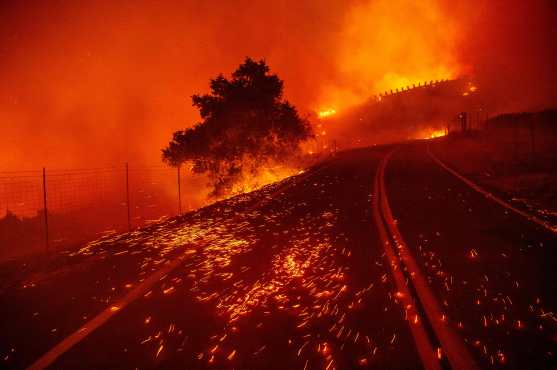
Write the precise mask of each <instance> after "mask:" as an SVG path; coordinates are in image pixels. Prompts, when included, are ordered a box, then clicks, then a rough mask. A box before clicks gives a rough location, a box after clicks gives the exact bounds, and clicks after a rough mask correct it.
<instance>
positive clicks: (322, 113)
mask: <svg viewBox="0 0 557 370" xmlns="http://www.w3.org/2000/svg"><path fill="white" fill-rule="evenodd" d="M336 113H337V111H336V110H335V109H333V108H329V109H324V110H321V111H319V112H318V113H317V116H318V117H319V118H327V117H330V116H333V115H335V114H336Z"/></svg>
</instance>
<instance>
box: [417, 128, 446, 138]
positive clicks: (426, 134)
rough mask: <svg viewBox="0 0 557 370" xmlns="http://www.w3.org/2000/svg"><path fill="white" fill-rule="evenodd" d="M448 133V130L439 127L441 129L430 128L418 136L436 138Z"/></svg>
mask: <svg viewBox="0 0 557 370" xmlns="http://www.w3.org/2000/svg"><path fill="white" fill-rule="evenodd" d="M445 135H447V132H446V131H445V130H444V129H439V130H433V131H432V130H428V131H425V132H422V133H421V134H420V135H419V136H418V138H420V139H435V138H438V137H442V136H445Z"/></svg>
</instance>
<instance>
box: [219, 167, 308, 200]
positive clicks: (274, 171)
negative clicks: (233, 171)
mask: <svg viewBox="0 0 557 370" xmlns="http://www.w3.org/2000/svg"><path fill="white" fill-rule="evenodd" d="M299 173H300V169H299V168H295V167H290V166H274V167H264V168H263V169H261V170H260V171H259V173H258V174H257V175H256V176H245V178H244V180H243V181H241V182H239V183H237V184H235V185H234V186H233V187H232V190H231V192H230V194H228V196H231V195H236V194H241V193H247V192H251V191H254V190H257V189H259V188H261V187H263V186H265V185H268V184H272V183H274V182H277V181H281V180H283V179H285V178H287V177H290V176H294V175H297V174H299Z"/></svg>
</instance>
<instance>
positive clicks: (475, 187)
mask: <svg viewBox="0 0 557 370" xmlns="http://www.w3.org/2000/svg"><path fill="white" fill-rule="evenodd" d="M427 154H428V155H429V156H430V157H431V159H433V161H434V162H435V163H437V165H439V167H441V168H443V169H444V170H445V171H447V172H449V173H450V174H451V175H453V176H454V177H456V178H457V179H459V180H461V181H462V182H464V183H465V184H466V185H468V186H469V187H470V188H472V189H473V190H475V191H477V192H478V193H480V194H482V195H483V196H484V197H486V198H487V199H489V200H491V201H493V202H495V203H497V204H499V205H500V206H502V207H504V208H506V209H508V210H510V211H512V212H514V213H516V214H518V215H520V216H522V217H524V218H526V219H527V220H528V221H531V222H534V223H536V224H538V225H539V226H541V227H543V228H545V229H546V230H548V231H550V232H552V233H554V234H557V226H553V225H551V224H550V223H549V222H547V221H544V220H542V219H541V218H539V217H536V216H534V215H532V214H530V213H528V212H525V211H521V210H520V209H518V208H516V207H513V206H512V205H511V204H509V203H508V202H506V201H504V200H503V199H501V198H499V197H497V196H495V195H493V194H492V193H490V192H489V191H487V190H485V189H483V188H482V187H480V186H479V185H478V184H476V183H474V182H473V181H472V180H470V179H468V178H466V177H464V176H463V175H461V174H460V173H458V172H457V171H455V170H454V169H452V168H451V167H449V166H448V165H447V164H445V163H444V162H443V161H441V160H440V159H439V158H438V157H437V156H436V155H435V154H433V152H432V151H431V149H430V146H429V144H427Z"/></svg>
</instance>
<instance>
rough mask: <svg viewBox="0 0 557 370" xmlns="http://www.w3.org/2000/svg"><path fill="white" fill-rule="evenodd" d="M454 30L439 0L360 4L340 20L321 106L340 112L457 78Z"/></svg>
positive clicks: (452, 19)
mask: <svg viewBox="0 0 557 370" xmlns="http://www.w3.org/2000/svg"><path fill="white" fill-rule="evenodd" d="M460 28H461V24H460V23H459V20H458V19H456V18H455V17H451V15H450V14H449V13H448V10H447V9H446V8H445V7H443V4H442V2H441V1H439V0H424V1H419V2H409V1H406V0H377V1H366V2H361V3H360V4H359V5H357V6H354V7H353V8H352V9H351V11H349V12H348V13H347V15H346V17H345V23H344V26H343V29H342V31H341V32H339V38H338V41H337V42H338V44H339V46H338V49H339V52H338V53H337V57H336V59H335V61H334V62H335V64H336V65H337V69H338V75H339V78H338V79H336V80H335V82H334V83H331V85H330V86H327V87H325V88H324V91H323V94H322V97H321V101H322V102H323V103H326V104H335V106H336V107H343V108H346V107H350V106H354V105H357V104H360V103H361V102H363V101H364V100H365V99H368V98H369V97H370V96H373V95H377V94H380V93H384V92H386V91H390V90H391V89H392V90H393V91H394V90H395V89H397V88H398V89H401V88H403V89H405V88H406V87H411V86H412V85H414V84H416V85H418V83H423V82H424V81H431V80H443V79H452V78H455V77H457V76H459V75H460V74H461V73H463V72H464V69H465V68H464V66H462V65H461V63H460V61H459V57H458V51H457V45H458V44H459V41H460V34H461V30H460Z"/></svg>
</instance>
